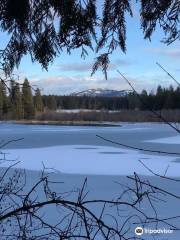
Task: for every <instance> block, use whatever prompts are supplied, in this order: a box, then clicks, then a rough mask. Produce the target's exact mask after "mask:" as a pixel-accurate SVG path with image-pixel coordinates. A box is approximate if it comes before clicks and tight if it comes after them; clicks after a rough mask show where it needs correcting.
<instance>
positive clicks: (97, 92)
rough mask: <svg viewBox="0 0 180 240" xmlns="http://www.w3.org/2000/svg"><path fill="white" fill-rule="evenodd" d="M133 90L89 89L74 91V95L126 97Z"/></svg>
mask: <svg viewBox="0 0 180 240" xmlns="http://www.w3.org/2000/svg"><path fill="white" fill-rule="evenodd" d="M130 92H131V90H119V91H118V90H110V89H101V88H98V89H88V90H85V91H81V92H76V93H72V94H71V95H72V96H90V97H125V96H127V95H128V94H129V93H130Z"/></svg>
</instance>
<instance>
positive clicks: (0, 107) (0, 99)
mask: <svg viewBox="0 0 180 240" xmlns="http://www.w3.org/2000/svg"><path fill="white" fill-rule="evenodd" d="M2 118H3V91H2V82H0V119H2Z"/></svg>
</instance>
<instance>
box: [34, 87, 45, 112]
mask: <svg viewBox="0 0 180 240" xmlns="http://www.w3.org/2000/svg"><path fill="white" fill-rule="evenodd" d="M34 106H35V109H36V111H37V112H43V109H44V106H43V101H42V97H41V92H40V90H39V88H37V89H36V91H35V96H34Z"/></svg>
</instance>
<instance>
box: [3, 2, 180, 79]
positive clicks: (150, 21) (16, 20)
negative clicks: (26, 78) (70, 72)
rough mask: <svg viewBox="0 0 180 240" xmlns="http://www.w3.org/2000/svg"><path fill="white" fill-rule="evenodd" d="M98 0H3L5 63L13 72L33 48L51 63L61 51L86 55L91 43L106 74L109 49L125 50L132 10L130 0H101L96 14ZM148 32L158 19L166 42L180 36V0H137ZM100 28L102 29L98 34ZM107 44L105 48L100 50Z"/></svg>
mask: <svg viewBox="0 0 180 240" xmlns="http://www.w3.org/2000/svg"><path fill="white" fill-rule="evenodd" d="M97 2H98V1H96V0H84V1H81V0H31V1H30V0H16V1H15V0H0V25H1V30H2V31H4V32H7V33H8V34H9V35H10V40H9V42H8V43H7V46H6V48H5V50H4V49H3V50H4V51H2V52H1V58H2V60H3V62H4V65H3V69H5V71H6V73H11V72H12V70H13V68H14V67H15V66H18V64H19V63H20V61H21V58H22V56H23V55H25V54H27V53H29V54H30V55H31V58H32V61H38V62H39V63H40V64H41V65H42V67H43V68H45V69H47V67H48V65H49V63H50V62H52V61H53V59H54V58H55V57H56V56H57V55H60V54H61V52H62V51H67V52H68V53H71V51H72V50H74V49H76V48H80V49H81V50H82V54H81V56H82V57H85V56H86V55H87V54H88V49H89V48H90V49H92V50H95V51H96V52H97V53H99V54H100V55H99V56H98V57H97V61H96V62H95V64H94V67H93V72H95V71H96V70H97V69H98V67H102V70H103V71H104V73H105V75H106V69H107V67H108V64H109V54H111V53H112V52H113V51H114V50H115V49H116V48H117V47H120V48H121V50H122V51H123V52H125V51H126V17H127V15H130V16H132V4H131V1H130V0H121V1H120V0H104V1H102V5H103V8H102V9H103V10H102V16H98V15H97V11H96V10H97V9H96V8H97ZM138 2H140V3H139V6H140V9H139V12H140V16H141V27H142V30H143V33H144V37H145V38H148V39H150V38H151V35H152V33H153V31H154V30H155V29H156V27H157V25H159V26H160V27H161V28H162V30H163V31H164V34H165V38H164V39H163V41H164V42H165V43H166V44H171V43H172V42H174V41H175V40H177V39H179V38H180V30H179V15H180V10H179V9H180V3H179V1H178V0H141V1H138V0H137V3H138ZM99 33H100V34H99ZM102 48H103V51H104V52H103V53H102Z"/></svg>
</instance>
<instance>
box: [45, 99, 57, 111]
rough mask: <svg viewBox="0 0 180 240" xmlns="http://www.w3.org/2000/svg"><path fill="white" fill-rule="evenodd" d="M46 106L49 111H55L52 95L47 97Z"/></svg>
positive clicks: (55, 104) (54, 100)
mask: <svg viewBox="0 0 180 240" xmlns="http://www.w3.org/2000/svg"><path fill="white" fill-rule="evenodd" d="M47 106H48V108H49V109H50V110H56V109H57V102H56V99H55V96H53V95H50V96H49V98H48V102H47Z"/></svg>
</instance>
